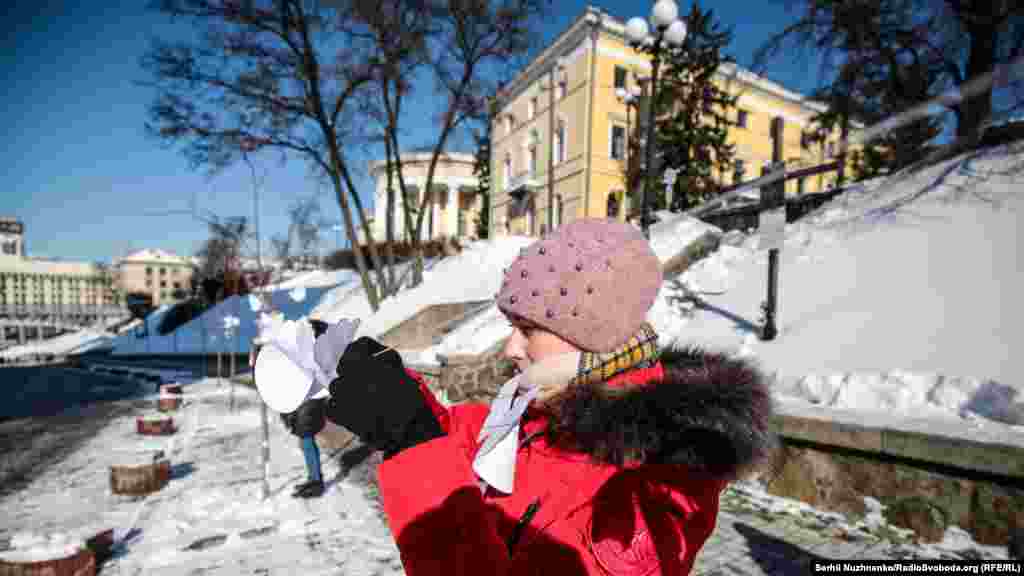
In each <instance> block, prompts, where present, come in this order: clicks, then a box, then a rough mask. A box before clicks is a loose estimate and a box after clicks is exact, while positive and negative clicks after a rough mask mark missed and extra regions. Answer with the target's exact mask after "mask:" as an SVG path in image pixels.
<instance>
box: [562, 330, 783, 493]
mask: <svg viewBox="0 0 1024 576" xmlns="http://www.w3.org/2000/svg"><path fill="white" fill-rule="evenodd" d="M660 362H661V365H662V372H663V377H662V378H660V379H658V378H654V377H651V378H648V379H647V381H645V382H640V383H631V384H628V385H617V384H616V379H615V378H613V379H612V380H611V381H610V383H609V382H605V383H601V384H596V385H595V384H590V385H573V386H570V387H569V388H567V389H565V390H564V391H563V392H562V393H561V394H559V395H558V396H556V397H554V398H552V399H551V400H550V401H549V402H547V407H548V410H549V413H550V414H551V421H550V426H549V433H550V434H551V435H552V441H553V442H555V443H557V444H559V445H561V446H563V447H565V448H567V449H570V450H573V451H578V452H584V453H587V454H590V455H591V456H593V457H594V458H595V459H596V460H599V461H602V462H607V463H610V464H614V465H617V466H622V465H630V464H639V463H649V464H679V465H684V466H687V467H689V468H691V469H694V470H698V471H701V472H706V473H709V474H712V475H714V476H719V477H726V478H735V477H737V476H740V475H742V474H744V473H745V472H746V471H748V470H750V469H751V468H753V467H755V466H757V465H758V464H759V463H760V462H762V461H763V460H764V459H765V458H766V457H767V456H768V455H769V454H770V453H771V451H772V449H773V448H774V446H775V442H776V439H775V435H774V433H773V432H772V430H771V414H772V402H771V396H770V393H769V390H768V386H767V383H766V381H765V377H764V376H763V375H762V373H761V371H760V370H758V368H757V367H756V366H755V365H753V364H752V363H751V362H749V361H747V360H744V359H740V358H736V357H732V356H728V355H725V354H722V353H716V352H707V351H704V350H701V349H699V348H694V347H690V348H685V349H667V350H665V351H663V352H662V354H661V358H660ZM641 370H643V369H641ZM646 371H647V372H649V373H654V372H656V371H654V370H651V369H646ZM626 376H628V374H627V375H626Z"/></svg>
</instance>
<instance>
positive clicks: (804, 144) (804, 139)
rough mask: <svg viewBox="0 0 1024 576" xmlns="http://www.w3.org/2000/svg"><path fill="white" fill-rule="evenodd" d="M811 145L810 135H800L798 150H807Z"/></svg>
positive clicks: (804, 133)
mask: <svg viewBox="0 0 1024 576" xmlns="http://www.w3.org/2000/svg"><path fill="white" fill-rule="evenodd" d="M810 145H811V135H810V134H808V133H807V132H801V133H800V149H801V150H807V148H809V147H810Z"/></svg>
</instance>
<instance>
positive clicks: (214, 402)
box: [0, 379, 403, 576]
mask: <svg viewBox="0 0 1024 576" xmlns="http://www.w3.org/2000/svg"><path fill="white" fill-rule="evenodd" d="M186 392H187V393H186V398H189V400H188V401H187V402H186V406H185V407H184V408H183V409H182V410H179V411H178V412H176V413H175V420H176V422H177V423H178V432H177V434H175V435H174V436H170V437H167V439H166V440H163V439H155V438H150V437H142V436H138V435H137V434H136V432H135V418H136V417H137V416H139V415H141V414H145V413H146V410H145V409H142V408H141V407H138V408H137V409H136V410H135V411H134V413H125V414H122V415H121V416H118V417H116V418H114V419H112V420H111V421H110V422H109V423H108V424H107V425H106V426H105V427H104V428H103V429H102V430H100V432H99V433H98V434H97V435H96V436H95V437H93V438H91V439H89V440H87V441H86V442H85V443H84V444H83V445H82V446H81V447H80V448H78V449H77V450H76V451H75V452H74V453H72V454H71V455H69V456H68V457H67V459H65V460H63V461H61V462H59V463H57V464H55V465H53V466H52V467H51V468H49V469H47V470H46V471H45V472H43V473H41V474H39V475H37V476H36V477H35V478H34V479H33V480H32V481H31V483H30V484H28V485H27V486H26V487H25V488H24V489H22V490H19V491H18V492H16V493H14V494H10V495H7V496H5V497H3V498H2V499H0V507H2V509H3V510H4V517H5V518H4V522H3V523H2V525H0V543H2V542H4V541H7V540H9V547H10V549H8V550H6V551H4V552H3V553H2V554H3V555H2V556H0V557H2V558H3V559H8V560H13V561H28V560H30V559H40V558H42V557H44V556H62V555H65V553H66V552H73V550H72V548H71V546H81V544H80V543H81V542H82V541H84V540H85V538H88V537H89V536H92V535H94V534H97V533H99V532H101V531H104V530H107V529H113V530H114V538H115V541H116V543H117V544H119V545H120V546H117V544H115V546H116V548H117V550H116V551H115V554H114V557H113V558H112V559H111V560H110V561H108V562H107V563H106V564H105V565H104V567H103V573H104V574H105V575H129V574H156V575H161V574H167V575H170V574H186V573H199V572H203V573H210V574H225V575H227V574H238V573H240V572H252V571H253V570H255V569H259V570H257V571H259V572H261V573H264V574H280V575H285V574H296V573H302V574H337V573H344V574H353V575H366V576H369V575H371V574H379V575H381V576H387V575H392V574H395V575H397V574H402V573H403V572H402V569H401V563H400V559H399V556H398V550H397V548H396V546H395V545H394V542H393V540H392V538H391V535H390V531H389V530H388V528H387V526H386V525H385V523H384V521H383V519H382V518H381V516H380V514H379V512H378V510H377V508H376V503H375V502H374V500H373V497H372V494H371V493H370V492H369V491H368V490H367V488H366V487H365V484H364V482H363V481H362V480H357V479H354V478H351V477H350V475H349V474H348V473H347V472H344V471H342V470H341V468H340V467H341V463H340V461H339V460H337V459H332V458H331V454H330V453H329V452H328V451H326V450H323V449H322V450H321V459H322V461H323V472H324V479H325V481H326V483H327V490H326V492H325V494H324V495H323V496H322V497H321V498H319V499H315V500H302V499H295V498H292V496H291V490H292V487H294V486H295V485H296V484H298V483H300V482H302V481H304V479H305V466H304V464H303V460H302V452H301V450H300V449H299V447H298V441H297V440H296V438H295V437H294V436H292V435H291V434H290V433H289V432H287V431H286V430H285V429H284V427H283V425H282V424H281V421H280V419H279V418H278V417H277V415H276V414H275V413H273V412H270V413H269V425H270V454H271V460H270V469H269V470H270V476H269V480H270V494H271V495H270V498H269V499H268V500H266V501H263V500H262V496H261V481H262V466H261V462H260V452H261V451H260V443H261V441H262V433H261V419H260V408H259V405H260V403H259V399H258V397H257V395H256V392H255V391H254V390H252V389H250V388H248V387H244V386H236V390H235V405H236V410H235V411H234V412H232V411H230V410H229V408H228V402H229V390H228V386H227V384H225V383H223V382H218V381H217V380H216V379H206V380H200V381H197V382H195V383H193V384H190V385H188V386H187V388H186ZM146 400H148V401H150V402H152V403H155V402H156V400H155V396H153V397H149V398H147V399H146ZM134 404H135V405H136V406H140V402H139V401H138V400H136V401H134ZM159 451H163V452H164V454H165V455H166V457H167V458H168V459H169V460H170V463H171V466H172V477H171V481H170V483H169V484H168V485H167V486H165V487H164V488H163V489H162V490H160V491H158V492H156V493H153V494H151V495H149V496H146V497H144V498H141V499H140V498H137V497H129V496H120V495H114V494H112V493H111V491H110V488H109V466H110V465H112V464H117V463H119V462H121V461H125V460H128V459H134V460H135V461H136V462H137V463H141V462H144V461H151V460H152V458H153V457H154V456H155V455H157V454H158V452H159ZM354 475H356V474H355V472H353V473H352V476H354ZM51 533H54V534H65V535H67V538H65V539H64V540H63V541H60V540H59V539H54V538H52V537H50V536H48V534H51ZM58 543H59V544H62V545H63V544H66V545H67V547H60V546H58V545H57V544H58ZM0 547H2V546H0ZM245 566H248V567H249V568H247V569H243V568H240V567H245Z"/></svg>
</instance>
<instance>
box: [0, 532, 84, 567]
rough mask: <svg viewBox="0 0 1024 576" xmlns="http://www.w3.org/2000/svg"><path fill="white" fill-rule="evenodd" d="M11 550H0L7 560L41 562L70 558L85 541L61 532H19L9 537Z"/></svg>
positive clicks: (0, 557)
mask: <svg viewBox="0 0 1024 576" xmlns="http://www.w3.org/2000/svg"><path fill="white" fill-rule="evenodd" d="M11 546H12V547H13V550H9V551H5V552H0V560H5V561H7V562H43V561H46V560H59V559H61V558H70V557H71V556H74V555H75V554H77V553H78V552H79V551H80V550H81V549H82V548H84V547H85V541H84V540H82V539H80V538H77V537H75V536H71V535H68V534H65V533H62V532H54V533H52V534H48V535H46V534H37V533H34V532H19V533H18V534H15V535H14V536H13V537H12V538H11Z"/></svg>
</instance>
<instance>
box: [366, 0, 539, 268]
mask: <svg viewBox="0 0 1024 576" xmlns="http://www.w3.org/2000/svg"><path fill="white" fill-rule="evenodd" d="M365 5H366V6H373V7H374V10H373V11H371V12H370V13H369V14H370V15H368V16H367V18H366V19H367V22H368V23H369V24H370V28H371V29H372V30H373V33H374V37H375V39H376V43H377V45H378V47H379V48H380V47H384V48H385V49H381V51H380V54H379V56H380V57H381V58H382V60H383V62H385V63H386V65H385V66H383V67H382V68H381V69H380V70H379V73H380V75H381V76H380V77H379V78H378V81H379V82H380V84H381V87H382V90H381V99H382V101H383V116H382V117H381V118H382V120H383V123H384V138H386V140H387V142H388V143H389V145H390V152H389V153H388V160H389V165H388V166H386V169H388V170H389V171H390V170H391V169H392V168H393V169H394V174H395V176H396V178H397V180H398V187H399V190H400V191H401V192H402V194H403V197H404V198H408V197H407V196H405V191H406V190H407V188H406V186H405V178H404V175H403V170H402V162H401V151H402V145H401V141H400V136H401V134H402V133H403V130H402V128H403V126H404V125H405V122H406V121H408V120H409V118H408V117H407V116H406V115H403V114H402V108H401V105H402V102H403V99H404V98H405V97H408V95H409V94H411V91H412V86H410V85H409V84H408V83H407V82H405V81H404V78H407V77H408V72H409V70H410V69H416V70H419V69H422V70H425V71H426V72H427V74H428V75H429V77H430V79H431V80H432V83H433V88H434V91H435V98H434V99H433V100H434V101H436V102H438V107H437V109H436V116H435V118H434V119H435V126H436V129H437V136H436V137H435V138H434V139H433V140H431V141H430V144H429V145H427V146H425V148H426V149H428V150H429V151H430V162H429V165H428V167H427V175H426V179H425V180H426V181H425V183H424V194H423V198H422V200H419V202H418V205H414V206H410V204H412V203H410V202H402V209H403V214H404V223H405V227H406V233H407V235H408V237H409V241H410V243H411V245H412V247H413V254H414V257H415V261H414V276H413V284H414V285H415V284H418V283H420V282H421V281H422V274H423V246H422V233H423V223H424V217H425V215H426V214H427V213H428V211H430V210H432V208H433V202H434V191H435V186H434V176H435V172H436V168H437V163H438V161H439V159H440V158H441V157H442V156H443V155H444V153H445V151H446V150H447V149H448V148H449V146H450V145H451V143H452V141H453V140H455V139H456V138H457V137H458V135H459V134H460V132H461V131H463V130H464V129H466V128H468V127H469V126H470V125H472V124H473V123H474V122H483V121H486V119H487V111H488V109H487V106H488V98H489V97H490V96H492V95H493V94H496V93H497V90H498V80H499V79H500V78H502V77H504V76H507V75H508V70H509V69H510V68H512V67H515V66H517V65H519V64H521V63H522V62H521V59H522V58H523V57H525V56H526V55H527V54H528V52H529V50H530V48H531V47H532V45H533V44H532V42H531V38H533V37H538V36H539V34H534V28H533V26H535V25H536V24H538V23H539V20H540V17H541V16H542V15H543V12H544V10H543V9H544V7H545V6H547V5H548V2H547V1H545V0H504V1H502V2H481V1H480V0H434V1H428V2H422V1H419V2H415V1H406V2H402V1H398V0H384V1H383V2H380V1H378V2H373V3H365ZM389 6H390V8H385V7H389ZM410 22H412V24H410ZM410 27H411V29H412V30H414V32H413V33H411V34H408V35H403V36H401V37H400V38H399V41H398V43H397V48H396V47H395V46H396V38H395V33H396V31H406V30H410ZM402 38H404V41H402V40H401V39H402ZM388 47H391V48H388ZM390 195H392V196H393V192H391V193H390Z"/></svg>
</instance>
